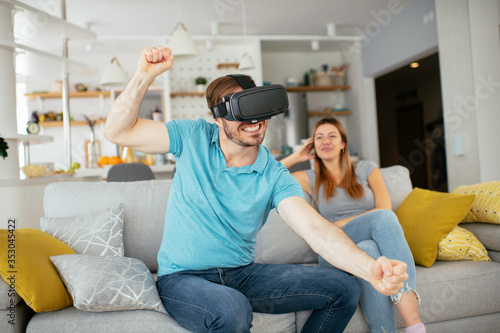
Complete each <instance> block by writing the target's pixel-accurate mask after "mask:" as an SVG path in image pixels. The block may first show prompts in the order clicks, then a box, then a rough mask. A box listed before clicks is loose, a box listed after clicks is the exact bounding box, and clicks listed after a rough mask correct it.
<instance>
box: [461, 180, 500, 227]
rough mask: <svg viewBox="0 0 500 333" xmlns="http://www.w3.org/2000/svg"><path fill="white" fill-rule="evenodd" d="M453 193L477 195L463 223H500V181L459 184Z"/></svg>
mask: <svg viewBox="0 0 500 333" xmlns="http://www.w3.org/2000/svg"><path fill="white" fill-rule="evenodd" d="M451 193H455V194H475V195H476V199H475V200H474V202H473V203H472V207H471V208H470V211H469V213H468V214H467V215H466V216H465V218H464V219H463V221H462V223H466V222H485V223H495V224H500V181H491V182H485V183H479V184H474V185H464V186H459V187H457V188H456V189H454V190H453V191H452V192H451Z"/></svg>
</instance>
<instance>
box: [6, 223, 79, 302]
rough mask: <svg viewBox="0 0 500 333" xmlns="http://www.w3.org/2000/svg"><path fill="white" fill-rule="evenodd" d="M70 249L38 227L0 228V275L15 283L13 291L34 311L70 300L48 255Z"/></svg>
mask: <svg viewBox="0 0 500 333" xmlns="http://www.w3.org/2000/svg"><path fill="white" fill-rule="evenodd" d="M12 236H13V237H12ZM8 237H9V238H8ZM9 250H10V251H14V252H9ZM74 253H75V251H73V250H72V249H71V248H70V247H69V246H68V245H66V244H64V243H63V242H61V241H60V240H58V239H57V238H54V237H52V236H51V235H49V234H47V233H45V232H43V231H41V230H37V229H17V230H15V231H12V232H11V231H9V230H7V229H0V254H1V256H2V260H0V275H1V276H2V278H3V279H4V281H6V282H7V283H9V284H15V289H16V292H17V293H18V294H19V296H21V298H22V299H23V300H24V301H25V302H26V304H28V305H29V306H30V307H31V308H32V309H33V310H35V311H36V312H43V311H53V310H58V309H62V308H65V307H67V306H70V305H71V304H72V301H71V297H70V295H69V294H68V292H67V290H66V288H65V287H64V284H63V282H62V281H61V278H60V277H59V274H57V271H56V269H55V268H54V265H52V263H51V262H50V259H49V257H50V256H53V255H62V254H74ZM8 255H14V257H11V258H12V259H10V260H12V261H10V260H7V258H8ZM4 295H8V294H4ZM4 295H2V297H3V296H4ZM12 299H14V298H12Z"/></svg>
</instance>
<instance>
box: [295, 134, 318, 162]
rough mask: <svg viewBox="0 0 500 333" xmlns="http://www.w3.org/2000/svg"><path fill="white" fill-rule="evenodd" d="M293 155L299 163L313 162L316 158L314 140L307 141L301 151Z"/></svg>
mask: <svg viewBox="0 0 500 333" xmlns="http://www.w3.org/2000/svg"><path fill="white" fill-rule="evenodd" d="M292 155H295V156H296V159H297V163H300V162H305V161H309V160H312V159H313V158H314V140H313V138H309V139H307V140H306V141H305V142H304V144H303V145H302V147H300V149H299V150H297V151H296V152H294V153H293V154H292Z"/></svg>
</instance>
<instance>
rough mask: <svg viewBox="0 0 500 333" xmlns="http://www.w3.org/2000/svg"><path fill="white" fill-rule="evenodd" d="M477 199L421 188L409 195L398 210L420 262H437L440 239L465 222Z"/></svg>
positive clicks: (411, 246)
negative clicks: (465, 217) (463, 220)
mask: <svg viewBox="0 0 500 333" xmlns="http://www.w3.org/2000/svg"><path fill="white" fill-rule="evenodd" d="M474 198H475V195H473V194H471V195H461V194H450V193H442V192H435V191H429V190H424V189H420V188H417V187H416V188H415V189H413V191H411V192H410V194H408V196H407V197H406V199H405V200H404V201H403V202H402V203H401V205H400V206H399V207H398V208H397V209H396V211H395V213H396V215H397V216H398V219H399V223H400V224H401V226H402V227H403V231H404V234H405V238H406V241H407V242H408V245H409V247H410V250H411V253H412V254H413V259H414V260H415V263H416V264H417V265H421V266H424V267H431V266H432V264H434V262H435V261H436V257H437V251H438V244H439V242H440V241H441V239H443V237H444V236H446V235H447V234H448V233H449V232H450V231H451V229H453V228H455V227H456V226H457V224H458V223H459V222H460V221H462V219H463V218H464V216H465V215H466V214H467V212H468V211H469V209H470V207H471V205H472V202H473V201H474Z"/></svg>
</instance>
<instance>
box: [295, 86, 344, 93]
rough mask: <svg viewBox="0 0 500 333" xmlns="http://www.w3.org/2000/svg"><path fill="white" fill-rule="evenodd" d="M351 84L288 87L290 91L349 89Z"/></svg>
mask: <svg viewBox="0 0 500 333" xmlns="http://www.w3.org/2000/svg"><path fill="white" fill-rule="evenodd" d="M349 89H351V87H350V86H300V87H286V90H287V91H289V92H312V91H335V90H349Z"/></svg>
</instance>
